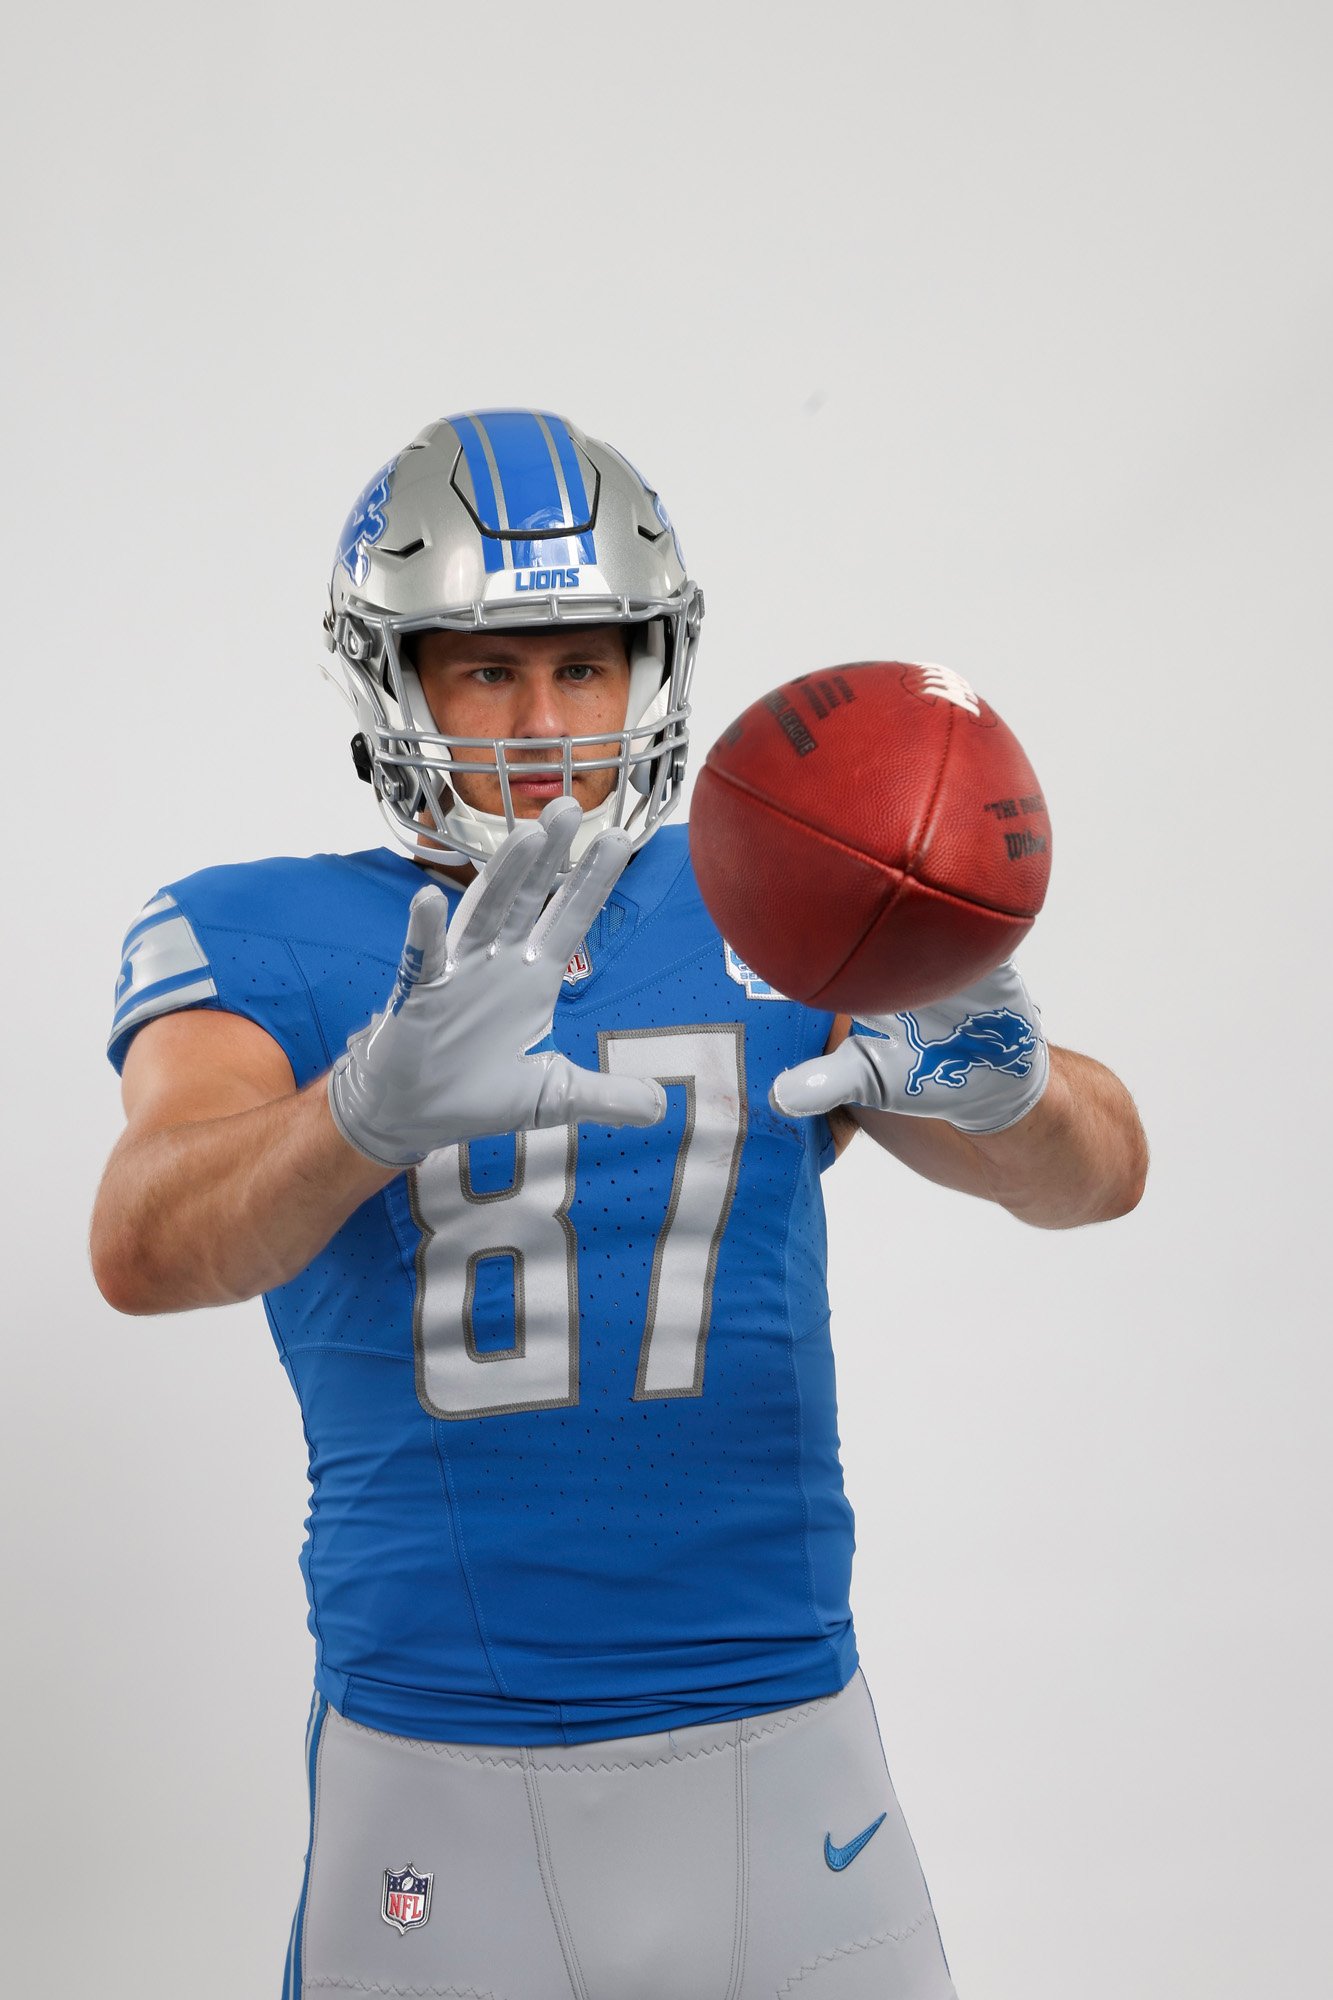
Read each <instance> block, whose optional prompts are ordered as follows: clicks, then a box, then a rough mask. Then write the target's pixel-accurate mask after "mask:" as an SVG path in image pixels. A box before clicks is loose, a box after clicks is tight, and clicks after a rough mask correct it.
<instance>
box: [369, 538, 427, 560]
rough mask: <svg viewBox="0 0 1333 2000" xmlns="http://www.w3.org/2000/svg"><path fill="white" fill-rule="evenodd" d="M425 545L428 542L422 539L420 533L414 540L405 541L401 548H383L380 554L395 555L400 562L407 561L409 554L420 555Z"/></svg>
mask: <svg viewBox="0 0 1333 2000" xmlns="http://www.w3.org/2000/svg"><path fill="white" fill-rule="evenodd" d="M425 546H426V544H425V543H424V542H423V541H422V539H421V537H420V535H418V536H417V538H416V540H415V541H414V542H404V543H403V546H402V547H401V549H381V550H380V554H381V555H382V556H393V557H395V558H396V560H397V561H398V562H406V561H407V558H408V557H409V556H417V555H420V554H421V551H422V550H423V549H424V548H425Z"/></svg>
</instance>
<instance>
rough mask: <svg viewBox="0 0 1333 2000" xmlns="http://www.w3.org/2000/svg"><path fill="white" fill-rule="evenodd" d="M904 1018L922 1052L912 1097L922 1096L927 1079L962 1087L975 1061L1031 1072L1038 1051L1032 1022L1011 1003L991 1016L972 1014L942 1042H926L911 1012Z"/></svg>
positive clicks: (910, 1091)
mask: <svg viewBox="0 0 1333 2000" xmlns="http://www.w3.org/2000/svg"><path fill="white" fill-rule="evenodd" d="M900 1018H901V1020H902V1022H903V1024H904V1026H905V1027H906V1029H907V1039H908V1041H909V1042H910V1043H911V1045H912V1047H913V1048H914V1049H915V1050H916V1062H915V1063H914V1064H913V1066H912V1073H911V1075H910V1076H909V1077H908V1079H907V1082H906V1085H905V1086H904V1088H905V1089H906V1092H907V1095H908V1096H909V1097H919V1096H920V1095H921V1093H922V1091H923V1090H924V1089H925V1087H926V1085H927V1083H938V1084H942V1085H943V1086H944V1088H945V1089H946V1090H961V1089H962V1088H963V1085H964V1084H965V1083H966V1082H967V1073H968V1071H969V1070H970V1069H971V1068H973V1066H974V1065H975V1066H976V1067H978V1068H981V1069H998V1070H1006V1071H1007V1072H1008V1073H1009V1075H1010V1076H1026V1075H1027V1073H1028V1071H1029V1070H1030V1069H1031V1068H1032V1062H1033V1058H1034V1056H1035V1055H1036V1052H1037V1036H1036V1032H1035V1030H1034V1029H1033V1026H1032V1023H1031V1022H1030V1021H1025V1020H1024V1019H1023V1016H1022V1015H1021V1014H1015V1013H1013V1012H1012V1011H1011V1010H1010V1009H1009V1008H1008V1007H997V1008H996V1009H995V1010H994V1011H993V1012H991V1013H989V1014H969V1015H968V1017H967V1019H966V1020H965V1021H960V1022H959V1023H958V1026H957V1027H956V1028H953V1029H951V1030H950V1032H949V1033H948V1034H947V1035H944V1036H942V1037H941V1038H940V1040H939V1041H938V1042H923V1041H922V1039H921V1035H920V1032H919V1030H918V1028H917V1024H916V1021H915V1020H914V1018H913V1017H912V1015H911V1014H903V1015H902V1016H900Z"/></svg>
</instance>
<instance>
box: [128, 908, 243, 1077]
mask: <svg viewBox="0 0 1333 2000" xmlns="http://www.w3.org/2000/svg"><path fill="white" fill-rule="evenodd" d="M217 990H218V989H217V985H216V983H215V981H214V979H213V974H212V970H211V968H210V966H209V963H208V955H207V953H206V952H205V951H204V948H203V946H202V945H201V944H200V942H199V939H198V936H197V935H196V932H195V929H194V926H193V925H192V924H191V922H190V920H189V918H188V917H187V916H186V915H185V913H184V911H183V910H182V909H181V908H180V907H179V905H178V904H177V902H176V899H175V897H174V896H172V895H171V894H170V893H169V892H168V891H167V890H165V889H164V890H162V891H161V892H160V893H159V894H158V895H156V896H154V897H153V898H152V900H151V901H150V902H148V903H145V905H144V907H143V909H142V910H140V912H139V914H138V916H137V917H136V918H135V919H134V922H133V923H132V924H131V925H130V927H129V930H128V931H127V932H126V934H125V943H124V946H123V947H122V955H121V961H120V975H119V977H118V978H117V980H116V996H115V1011H114V1013H113V1016H112V1021H111V1034H110V1036H109V1038H108V1041H107V1051H108V1053H111V1052H112V1051H113V1050H114V1048H115V1045H116V1044H117V1043H118V1042H120V1041H121V1039H122V1037H125V1036H128V1035H129V1034H131V1033H132V1032H133V1030H134V1029H136V1028H140V1027H142V1026H143V1024H144V1022H145V1021H150V1020H152V1018H153V1016H154V1015H156V1014H167V1013H171V1012H173V1011H174V1010H175V1009H177V1008H179V1007H193V1006H198V1005H199V1004H200V1002H202V1001H206V1000H211V999H215V998H216V996H217Z"/></svg>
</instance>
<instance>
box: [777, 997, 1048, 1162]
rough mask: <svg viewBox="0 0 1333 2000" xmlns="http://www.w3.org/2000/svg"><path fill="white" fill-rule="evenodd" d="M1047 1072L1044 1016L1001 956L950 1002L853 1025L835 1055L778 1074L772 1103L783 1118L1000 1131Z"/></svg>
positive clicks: (1025, 1107) (1028, 1105)
mask: <svg viewBox="0 0 1333 2000" xmlns="http://www.w3.org/2000/svg"><path fill="white" fill-rule="evenodd" d="M858 1029H860V1030H861V1031H862V1032H861V1033H858V1032H857V1030H858ZM1049 1073H1050V1057H1049V1055H1048V1053H1047V1048H1046V1039H1045V1037H1044V1035H1043V1034H1042V1031H1041V1013H1040V1010H1039V1009H1038V1008H1037V1007H1036V1006H1035V1004H1034V1003H1033V1001H1032V998H1031V996H1030V995H1029V993H1028V990H1027V988H1026V986H1024V984H1023V981H1022V979H1021V978H1020V977H1019V975H1018V971H1017V969H1016V968H1015V966H1014V965H1013V963H1012V962H1011V961H1010V960H1008V959H1006V961H1005V963H1004V964H1003V965H998V966H996V968H995V970H994V972H991V973H988V974H987V976H986V978H985V979H982V980H979V981H978V982H977V984H976V985H975V986H968V987H965V988H964V989H963V991H962V992H961V993H955V994H952V995H951V996H950V997H949V999H947V1000H935V1001H932V1002H931V1004H930V1006H928V1007H914V1008H912V1009H911V1011H910V1012H907V1013H903V1014H870V1015H867V1016H865V1018H864V1019H860V1018H858V1019H856V1020H855V1021H854V1023H853V1027H852V1032H851V1034H850V1035H848V1037H847V1039H846V1041H845V1042H843V1043H842V1044H841V1045H840V1046H839V1047H838V1048H836V1049H834V1050H833V1052H832V1054H831V1055H823V1056H816V1057H815V1058H814V1060H813V1061H812V1062H804V1063H797V1065H796V1067H795V1068H794V1069H785V1070H783V1072H782V1074H781V1076H779V1077H778V1079H777V1081H776V1082H775V1083H774V1085H773V1088H772V1090H771V1091H770V1092H769V1101H770V1102H771V1104H772V1106H773V1108H774V1110H775V1111H781V1112H785V1113H786V1114H787V1116H788V1117H791V1116H793V1115H794V1116H796V1117H799V1118H808V1117H810V1116H811V1115H812V1114H813V1113H814V1112H818V1111H832V1110H833V1109H834V1107H835V1106H836V1105H839V1104H847V1105H858V1104H859V1105H864V1106H865V1107H866V1108H867V1109H868V1110H871V1111H896V1112H901V1113H903V1114H904V1115H905V1116H907V1117H909V1118H943V1119H945V1120H947V1122H948V1123H949V1124H950V1125H954V1126H956V1127H957V1128H958V1130H959V1131H960V1132H973V1133H978V1134H980V1133H985V1132H1003V1131H1004V1130H1005V1129H1006V1127H1007V1126H1010V1125H1016V1124H1017V1123H1018V1121H1019V1119H1020V1118H1023V1117H1025V1116H1026V1114H1027V1113H1028V1112H1029V1111H1031V1109H1032V1107H1033V1105H1034V1104H1035V1103H1036V1102H1037V1099H1038V1098H1039V1097H1040V1096H1041V1094H1042V1092H1043V1090H1045V1088H1046V1079H1047V1076H1048V1075H1049Z"/></svg>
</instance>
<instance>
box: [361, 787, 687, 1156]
mask: <svg viewBox="0 0 1333 2000" xmlns="http://www.w3.org/2000/svg"><path fill="white" fill-rule="evenodd" d="M582 821H583V814H582V812H581V811H580V809H579V807H578V805H577V804H576V802H575V801H574V800H573V799H569V798H564V799H553V800H552V801H551V803H550V804H549V805H548V806H547V807H546V808H545V810H544V811H543V813H542V816H541V818H540V819H539V820H535V821H533V820H525V821H524V822H523V823H522V824H520V825H519V826H517V827H515V828H514V831H513V832H512V833H511V834H510V835H509V837H508V839H507V840H506V841H505V842H504V843H503V845H502V846H501V847H500V848H499V849H498V851H497V852H496V854H495V855H494V856H493V858H492V859H491V860H490V861H488V862H487V864H486V866H485V867H484V868H483V869H482V870H481V872H480V874H479V875H478V876H477V877H476V879H475V880H474V881H473V882H472V883H471V885H470V886H469V888H468V890H467V892H466V894H465V895H464V897H463V900H462V902H461V903H460V904H459V906H458V909H457V911H456V912H455V915H454V919H453V922H452V923H450V922H449V905H448V902H447V900H446V898H445V897H444V895H443V894H442V893H441V891H440V890H439V889H436V888H426V889H422V890H420V891H419V892H418V893H417V894H416V895H415V896H414V897H413V898H412V910H411V916H410V918H409V921H408V926H407V939H406V942H405V943H404V945H403V956H402V960H401V962H400V964H399V967H398V977H397V979H396V981H395V982H394V988H393V992H392V993H391V994H390V996H389V1002H388V1005H387V1006H386V1008H385V1010H384V1012H383V1013H382V1014H377V1015H376V1016H375V1019H374V1020H373V1021H372V1022H371V1023H370V1026H369V1027H368V1028H363V1029H362V1030H361V1031H360V1033H359V1034H355V1035H353V1036H352V1038H351V1040H350V1041H349V1042H348V1044H347V1049H346V1052H345V1053H344V1054H343V1055H341V1056H339V1058H338V1060H337V1062H336V1063H335V1064H334V1065H333V1068H332V1070H331V1071H330V1073H329V1085H328V1089H329V1108H330V1110H331V1111H332V1113H333V1118H334V1123H335V1124H336V1125H337V1127H338V1130H339V1131H340V1132H341V1133H342V1135H343V1137H344V1138H345V1139H346V1140H348V1141H349V1143H350V1144H351V1145H353V1146H355V1147H356V1149H357V1151H358V1152H359V1153H364V1154H365V1155H366V1157H367V1158H368V1159H371V1160H373V1161H374V1162H375V1163H376V1165H377V1166H382V1167H409V1166H416V1165H417V1164H418V1163H419V1162H420V1161H421V1160H424V1159H425V1157H426V1155H427V1154H428V1153H433V1152H434V1151H435V1149H436V1148H437V1147H439V1146H451V1145H455V1144H458V1143H459V1142H460V1141H463V1140H467V1139H477V1138H481V1137H482V1136H483V1135H487V1134H495V1133H501V1132H529V1131H533V1130H535V1129H537V1128H539V1127H541V1126H546V1125H572V1124H575V1123H577V1122H578V1120H580V1119H586V1120H588V1121H589V1122H590V1123H592V1124H596V1125H654V1124H656V1122H657V1120H658V1119H659V1118H660V1117H661V1116H662V1115H663V1112H664V1111H665V1109H666V1095H665V1092H664V1091H663V1090H662V1087H661V1085H660V1084H657V1083H653V1082H650V1081H646V1080H644V1079H643V1078H640V1077H629V1076H603V1075H601V1074H600V1073H599V1072H598V1071H596V1070H586V1069H580V1068H579V1067H578V1066H577V1065H576V1064H575V1063H572V1062H570V1061H569V1059H568V1058H567V1057H566V1056H562V1055H560V1054H559V1053H558V1052H557V1051H556V1050H554V1049H550V1048H547V1049H538V1048H536V1047H535V1044H536V1043H538V1042H541V1041H543V1040H545V1039H546V1037H547V1036H548V1035H549V1034H550V1031H551V1023H552V1020H553V1018H554V1014H555V1003H556V998H557V996H558V994H559V992H560V982H561V980H562V979H563V978H564V976H565V968H566V967H567V965H568V964H569V961H570V958H571V956H572V955H573V953H574V951H575V950H576V948H577V947H578V945H579V943H580V942H581V941H582V939H583V937H584V935H585V933H586V932H587V929H588V926H589V925H590V924H591V922H592V920H593V918H594V917H595V916H596V915H597V912H598V911H599V910H600V909H601V907H602V904H603V903H604V902H605V901H606V898H607V896H608V895H609V894H610V892H611V889H612V888H613V886H614V885H615V882H616V878H617V877H618V876H619V874H620V871H621V869H622V868H623V867H624V865H625V863H626V862H627V861H628V859H629V856H630V852H631V842H630V839H629V837H628V835H627V834H624V833H621V832H619V831H615V830H613V831H610V832H606V833H602V834H600V835H599V836H598V837H597V839H596V840H594V841H593V843H592V845H591V846H590V847H589V848H588V850H587V852H586V853H585V854H584V856H583V858H582V860H581V861H580V862H579V864H578V866H577V867H576V868H575V869H574V870H573V871H572V873H571V874H570V875H569V876H568V877H567V878H566V880H565V881H564V882H563V883H561V885H560V887H559V888H558V889H557V890H556V892H555V894H554V895H553V896H551V900H550V902H549V904H548V903H547V897H548V896H550V895H551V890H552V889H553V888H554V886H555V882H556V878H557V877H558V875H559V873H560V870H561V868H562V867H563V866H564V864H565V862H566V860H567V858H568V855H569V849H570V844H571V842H572V841H573V838H574V835H575V833H576V832H577V831H578V828H579V827H580V825H581V824H582Z"/></svg>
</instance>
